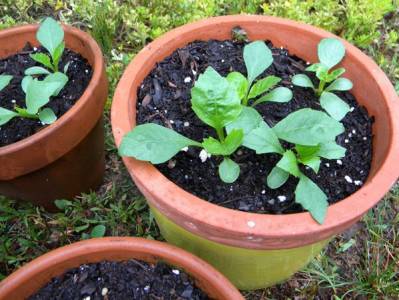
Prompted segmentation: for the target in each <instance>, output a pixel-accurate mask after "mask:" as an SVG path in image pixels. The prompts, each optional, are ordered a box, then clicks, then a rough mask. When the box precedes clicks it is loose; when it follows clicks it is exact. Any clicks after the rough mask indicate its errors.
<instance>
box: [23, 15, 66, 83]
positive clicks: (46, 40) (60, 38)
mask: <svg viewBox="0 0 399 300" xmlns="http://www.w3.org/2000/svg"><path fill="white" fill-rule="evenodd" d="M36 39H37V40H38V41H39V42H40V44H41V45H42V46H43V47H44V48H45V49H46V50H47V51H48V54H49V55H48V54H46V53H35V54H31V55H30V57H31V58H32V59H33V60H35V61H37V62H38V63H40V64H42V65H43V66H44V67H46V68H47V69H46V68H43V67H31V68H28V69H26V70H25V75H48V74H50V73H51V72H53V73H57V72H59V63H60V59H61V57H62V54H63V52H64V49H65V43H64V30H63V29H62V27H61V25H60V24H58V22H57V21H55V20H54V19H52V18H50V17H48V18H46V19H45V20H44V21H43V22H42V23H41V25H40V27H39V30H38V31H37V33H36ZM68 66H69V64H66V65H65V67H64V70H63V71H64V74H63V75H64V76H65V77H66V78H67V79H68V77H67V76H66V75H65V73H66V72H67V70H68ZM49 70H50V71H51V72H50V71H49ZM61 74H62V73H61ZM59 76H61V75H59Z"/></svg>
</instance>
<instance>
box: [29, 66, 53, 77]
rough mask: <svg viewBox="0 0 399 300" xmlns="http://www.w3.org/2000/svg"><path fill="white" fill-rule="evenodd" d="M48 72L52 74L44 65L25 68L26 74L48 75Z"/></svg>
mask: <svg viewBox="0 0 399 300" xmlns="http://www.w3.org/2000/svg"><path fill="white" fill-rule="evenodd" d="M47 74H50V72H49V71H48V70H46V69H45V68H42V67H30V68H28V69H26V70H25V75H47Z"/></svg>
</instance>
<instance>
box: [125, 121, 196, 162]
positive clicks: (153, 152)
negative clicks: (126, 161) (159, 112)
mask: <svg viewBox="0 0 399 300" xmlns="http://www.w3.org/2000/svg"><path fill="white" fill-rule="evenodd" d="M187 146H198V147H201V144H200V143H198V142H196V141H193V140H190V139H189V138H186V137H184V136H182V135H181V134H179V133H177V132H175V131H173V130H172V129H168V128H166V127H163V126H160V125H157V124H153V123H149V124H143V125H138V126H136V127H135V128H134V129H133V130H132V131H130V132H129V133H127V134H126V135H125V136H124V137H123V140H122V143H121V145H120V146H119V154H120V155H121V156H130V157H134V158H136V159H139V160H144V161H150V162H151V163H153V164H160V163H163V162H166V161H168V160H169V159H170V158H172V157H173V156H174V155H176V153H178V152H179V151H180V150H181V149H182V148H184V147H187Z"/></svg>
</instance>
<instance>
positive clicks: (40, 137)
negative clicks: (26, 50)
mask: <svg viewBox="0 0 399 300" xmlns="http://www.w3.org/2000/svg"><path fill="white" fill-rule="evenodd" d="M63 28H64V32H65V43H66V47H67V48H70V49H72V50H74V51H75V52H78V53H80V54H81V55H82V56H83V57H84V58H86V59H87V60H88V62H89V64H90V65H91V67H92V68H93V76H92V79H91V80H90V83H89V85H88V86H87V88H86V90H85V92H84V93H83V95H82V97H81V98H80V99H79V100H78V101H77V102H76V104H75V105H74V106H73V107H72V108H71V109H70V110H69V111H68V112H66V113H65V114H64V115H63V116H62V117H61V118H59V119H58V120H57V121H56V122H55V123H54V124H52V125H50V126H48V127H46V128H44V129H42V130H41V131H39V132H38V133H36V134H34V135H32V136H30V137H28V138H26V139H23V140H21V141H19V142H16V143H14V144H11V145H7V146H4V147H0V165H1V168H0V194H2V195H5V196H8V197H11V198H16V199H21V200H28V201H31V202H33V203H35V204H39V205H42V206H44V207H45V208H47V209H50V210H52V209H54V208H55V206H54V204H53V201H54V200H55V199H60V198H72V197H74V196H76V195H79V194H80V193H82V192H88V191H89V190H90V189H94V188H96V187H97V186H98V185H99V184H100V183H101V181H102V178H103V173H104V168H105V161H104V130H103V121H102V113H103V109H104V104H105V100H106V98H107V94H108V81H107V77H106V73H105V65H104V60H103V55H102V53H101V49H100V48H99V46H98V45H97V43H96V42H95V41H94V39H93V38H91V37H90V35H88V34H87V33H85V32H83V31H81V30H78V29H76V28H73V27H70V26H63ZM37 29H38V25H27V26H19V27H15V28H11V29H6V30H2V31H0V45H1V46H0V57H1V58H5V57H7V56H9V55H12V54H15V53H18V52H19V51H21V49H22V48H23V47H24V46H25V44H26V43H27V42H29V43H31V44H32V45H34V46H37V45H38V41H37V40H36V37H35V36H36V31H37Z"/></svg>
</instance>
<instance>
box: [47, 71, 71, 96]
mask: <svg viewBox="0 0 399 300" xmlns="http://www.w3.org/2000/svg"><path fill="white" fill-rule="evenodd" d="M44 82H57V83H58V84H59V87H58V88H57V89H56V90H55V92H54V94H53V96H58V94H59V93H60V92H61V90H62V89H63V88H64V87H65V85H66V84H67V82H68V76H66V75H65V74H64V73H61V72H55V73H52V74H49V75H47V76H46V78H44Z"/></svg>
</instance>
